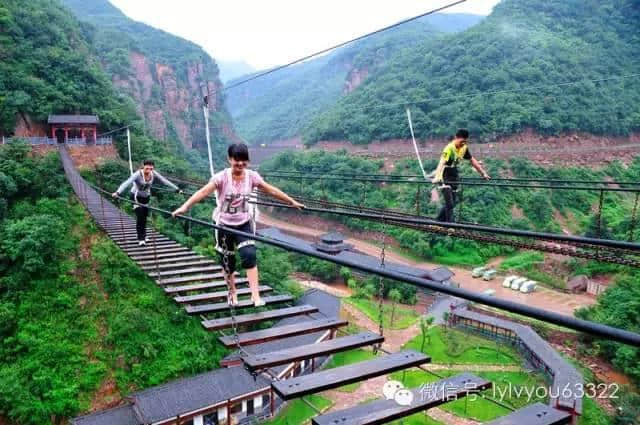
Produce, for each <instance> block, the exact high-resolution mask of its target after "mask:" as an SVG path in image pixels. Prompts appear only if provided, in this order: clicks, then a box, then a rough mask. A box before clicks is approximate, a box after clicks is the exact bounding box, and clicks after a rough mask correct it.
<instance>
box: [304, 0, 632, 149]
mask: <svg viewBox="0 0 640 425" xmlns="http://www.w3.org/2000/svg"><path fill="white" fill-rule="evenodd" d="M639 19H640V2H638V0H605V1H601V0H586V1H585V0H549V1H541V0H503V1H502V2H501V3H499V4H498V5H497V6H496V7H495V9H494V11H493V13H492V14H491V15H490V16H489V17H487V18H486V19H485V20H483V21H482V22H481V23H479V24H478V25H476V26H474V27H472V28H470V29H468V30H466V31H464V32H462V33H460V34H454V35H451V36H449V37H447V38H444V39H440V40H438V41H437V42H430V41H425V42H423V43H418V44H416V45H414V46H412V48H410V49H404V50H400V51H397V52H396V54H395V55H394V56H392V57H391V58H390V59H389V60H388V61H386V62H385V63H383V64H381V65H380V66H379V67H377V68H376V69H375V70H373V71H372V72H371V75H370V77H369V78H368V79H367V80H366V81H365V83H364V84H363V85H362V86H361V87H360V88H359V89H358V90H356V91H354V92H353V93H352V94H351V95H349V96H347V97H345V98H343V99H341V101H340V102H338V104H337V105H336V106H335V107H333V108H331V109H329V110H327V111H325V112H324V113H323V114H321V115H320V116H317V117H315V118H314V119H313V121H312V122H311V124H310V125H308V126H307V127H306V129H305V131H304V136H305V140H306V141H308V142H315V141H317V140H349V141H352V142H355V143H368V142H369V141H371V140H385V139H391V138H407V137H408V132H407V124H406V115H405V113H404V105H406V104H407V103H411V104H412V111H413V119H414V126H415V130H416V136H417V137H419V138H421V139H425V138H429V137H444V136H449V135H450V134H451V132H452V131H453V130H455V128H456V127H468V128H469V129H470V130H471V131H472V132H473V133H474V134H476V135H480V136H481V137H482V138H484V139H487V140H491V139H493V138H495V137H497V136H499V135H508V134H511V133H514V132H518V131H520V130H523V129H525V128H533V129H535V130H536V131H538V132H541V133H545V134H550V133H558V132H562V131H576V130H579V131H584V132H590V133H594V134H605V135H625V134H629V133H630V132H632V131H636V130H638V129H640V85H639V84H638V81H639V80H638V75H637V71H638V69H640V32H639V31H638V29H637V23H638V21H639ZM630 75H635V76H634V77H628V78H620V77H622V76H630ZM584 80H599V82H596V81H593V82H586V81H584ZM573 81H583V82H581V83H578V84H575V85H565V86H555V87H547V86H548V85H557V84H562V83H566V82H573ZM525 87H534V88H532V89H528V90H522V89H523V88H525ZM481 94H482V95H481Z"/></svg>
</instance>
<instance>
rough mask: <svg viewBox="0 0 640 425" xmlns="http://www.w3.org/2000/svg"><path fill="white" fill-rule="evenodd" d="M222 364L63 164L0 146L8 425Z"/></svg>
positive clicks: (2, 374)
mask: <svg viewBox="0 0 640 425" xmlns="http://www.w3.org/2000/svg"><path fill="white" fill-rule="evenodd" d="M173 196H175V195H173ZM167 201H169V202H171V201H170V199H167ZM174 202H175V199H174ZM282 278H283V276H282V275H280V274H278V275H276V276H275V277H274V279H282ZM285 278H286V276H285ZM224 354H225V350H224V348H222V347H221V346H220V344H219V343H218V342H217V339H216V336H215V334H213V333H210V332H207V331H206V330H204V329H203V328H202V326H201V325H200V322H199V320H198V319H197V318H192V317H188V316H187V315H185V314H184V311H182V309H181V308H179V306H177V305H175V304H174V303H173V301H172V300H171V299H169V298H167V297H166V296H165V295H164V293H163V291H162V289H161V288H158V287H157V285H155V284H154V282H153V281H152V280H150V279H149V277H148V276H146V274H145V273H144V272H143V271H142V270H140V268H139V267H138V266H136V265H135V264H134V263H133V262H132V261H131V260H129V259H128V257H127V256H126V254H124V253H123V252H122V251H121V250H119V249H118V247H117V246H116V245H115V244H113V243H112V242H111V241H110V240H108V239H107V238H106V237H105V236H104V235H103V234H102V233H100V232H99V231H98V229H97V227H96V226H95V223H94V222H93V221H92V220H91V219H90V218H89V217H88V216H87V214H86V212H85V210H84V208H83V207H82V206H81V205H80V204H79V203H77V201H76V199H75V197H74V196H73V195H72V191H71V188H70V186H69V185H68V184H67V183H66V180H65V177H64V173H63V172H62V167H61V164H60V159H59V158H58V155H57V154H50V155H49V156H47V157H44V158H39V157H32V155H31V153H30V148H29V147H28V146H24V145H20V144H12V145H6V146H0V422H2V423H5V422H4V418H7V419H8V420H9V421H10V422H9V423H15V424H20V425H41V424H45V423H55V424H59V423H63V421H65V420H67V419H69V418H70V417H73V416H75V415H77V414H79V413H81V412H85V411H87V410H88V409H89V408H96V407H100V406H107V405H109V404H114V403H118V402H119V401H120V399H121V397H123V396H126V395H127V394H128V393H130V392H131V391H135V390H137V389H141V388H147V387H149V386H153V385H158V384H161V383H164V382H166V381H168V380H171V379H175V378H177V377H181V376H188V375H193V374H196V373H199V372H204V371H208V370H211V369H213V368H215V367H217V366H218V360H219V359H220V358H221V357H222V356H223V355H224Z"/></svg>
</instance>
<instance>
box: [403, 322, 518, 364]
mask: <svg viewBox="0 0 640 425" xmlns="http://www.w3.org/2000/svg"><path fill="white" fill-rule="evenodd" d="M421 345H422V336H421V335H418V336H416V337H415V338H413V339H412V340H411V341H409V342H408V343H407V344H406V345H405V347H404V348H411V349H414V350H417V351H420V348H421ZM424 353H425V354H428V355H429V356H431V362H432V363H444V364H497V365H517V364H520V362H521V361H520V357H519V356H518V353H516V352H515V350H513V349H512V348H511V347H508V346H504V345H501V344H498V343H496V342H495V341H492V340H490V339H485V338H481V337H479V336H475V335H471V334H468V333H464V332H461V331H458V330H455V329H450V328H448V329H445V328H443V327H441V326H434V327H432V328H431V329H430V330H429V332H428V334H427V340H426V342H425V344H424Z"/></svg>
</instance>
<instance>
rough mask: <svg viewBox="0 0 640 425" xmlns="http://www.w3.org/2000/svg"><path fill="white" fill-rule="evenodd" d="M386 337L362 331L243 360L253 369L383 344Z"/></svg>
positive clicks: (247, 357) (250, 356)
mask: <svg viewBox="0 0 640 425" xmlns="http://www.w3.org/2000/svg"><path fill="white" fill-rule="evenodd" d="M383 341H384V337H383V336H380V335H378V334H375V333H373V332H361V333H358V334H355V335H347V336H344V337H340V338H335V339H330V340H327V341H322V342H319V343H316V344H308V345H300V346H298V347H293V348H288V349H285V350H280V351H272V352H269V353H264V354H254V355H248V356H244V357H243V358H242V360H243V361H244V364H245V365H246V366H247V368H248V369H249V370H251V371H254V370H260V369H267V368H270V367H274V366H280V365H283V364H289V363H292V362H296V361H300V360H304V359H310V358H313V357H318V356H325V355H329V354H334V353H339V352H341V351H347V350H353V349H356V348H360V347H364V346H367V345H373V344H382V342H383Z"/></svg>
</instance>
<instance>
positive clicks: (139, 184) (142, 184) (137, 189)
mask: <svg viewBox="0 0 640 425" xmlns="http://www.w3.org/2000/svg"><path fill="white" fill-rule="evenodd" d="M154 168H155V164H154V162H153V161H152V160H150V159H147V160H145V161H144V162H143V163H142V167H141V168H140V169H139V170H138V171H136V172H135V173H133V174H131V177H129V178H128V179H127V180H125V181H124V182H123V183H122V184H121V185H120V187H118V190H116V191H115V192H113V194H112V195H111V196H113V197H114V198H115V197H117V196H121V195H122V194H123V193H124V191H125V190H126V189H127V187H129V186H130V185H131V199H133V200H134V201H136V202H138V203H139V204H143V205H147V204H148V203H149V199H150V198H151V186H153V184H154V183H155V182H156V179H157V180H158V181H159V182H160V183H162V184H164V185H165V186H169V187H170V188H172V189H174V190H175V191H176V192H178V193H182V191H181V190H180V188H179V187H178V186H176V185H175V184H173V183H171V182H170V181H169V180H167V179H166V178H165V177H163V176H162V174H160V173H159V172H157V171H155V170H154ZM133 210H134V211H135V213H136V233H137V234H138V245H140V246H143V245H145V244H146V242H148V240H147V217H148V216H149V209H148V208H147V207H144V206H142V205H137V204H136V205H134V207H133Z"/></svg>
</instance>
